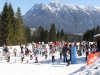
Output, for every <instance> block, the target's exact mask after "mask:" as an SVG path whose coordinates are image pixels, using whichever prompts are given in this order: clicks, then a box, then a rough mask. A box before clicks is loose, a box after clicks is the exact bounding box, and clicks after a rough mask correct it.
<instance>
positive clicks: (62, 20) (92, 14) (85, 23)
mask: <svg viewBox="0 0 100 75" xmlns="http://www.w3.org/2000/svg"><path fill="white" fill-rule="evenodd" d="M23 20H24V23H25V25H27V26H29V27H31V28H36V27H38V26H42V27H44V28H45V29H50V27H51V26H50V25H51V24H52V23H55V24H56V28H57V30H58V29H59V30H61V29H63V30H64V31H70V32H75V28H74V26H76V25H77V27H78V28H77V33H79V32H80V33H83V32H85V31H86V30H87V29H91V28H93V27H95V26H97V25H99V23H100V7H96V6H84V5H73V4H66V3H62V2H58V1H57V2H51V3H49V4H47V5H44V4H35V5H34V6H33V7H32V8H31V9H30V10H29V11H28V12H27V13H26V14H25V15H24V16H23ZM41 24H42V25H41Z"/></svg>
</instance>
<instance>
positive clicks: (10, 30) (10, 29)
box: [7, 4, 14, 45]
mask: <svg viewBox="0 0 100 75" xmlns="http://www.w3.org/2000/svg"><path fill="white" fill-rule="evenodd" d="M8 10H9V11H8V13H9V14H8V15H9V24H8V25H7V29H8V34H7V42H8V44H9V45H13V39H14V36H13V35H14V11H13V8H12V5H11V4H9V6H8Z"/></svg>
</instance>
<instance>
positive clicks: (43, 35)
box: [0, 2, 67, 46]
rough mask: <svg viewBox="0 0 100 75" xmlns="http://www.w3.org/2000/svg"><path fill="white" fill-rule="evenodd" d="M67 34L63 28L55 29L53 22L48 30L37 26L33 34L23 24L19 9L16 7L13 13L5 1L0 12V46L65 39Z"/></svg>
mask: <svg viewBox="0 0 100 75" xmlns="http://www.w3.org/2000/svg"><path fill="white" fill-rule="evenodd" d="M66 40H67V35H66V34H65V33H64V31H63V30H61V31H59V30H58V31H56V27H55V24H52V25H51V28H50V30H49V31H48V30H45V29H43V27H41V26H40V27H38V28H37V29H36V30H35V31H34V32H33V34H31V30H30V28H29V27H27V26H25V25H24V23H23V19H22V14H21V9H20V8H19V7H18V8H17V12H16V13H14V10H13V8H12V5H11V4H10V3H7V2H6V3H5V4H4V7H3V11H2V12H1V13H0V46H2V45H3V44H6V45H17V44H22V43H23V44H24V43H29V42H32V41H34V42H42V41H44V42H45V43H47V42H48V41H53V42H55V41H66Z"/></svg>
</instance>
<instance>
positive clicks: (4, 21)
mask: <svg viewBox="0 0 100 75" xmlns="http://www.w3.org/2000/svg"><path fill="white" fill-rule="evenodd" d="M2 24H3V27H2V30H3V41H4V44H7V37H8V36H7V35H8V25H9V9H8V3H7V2H6V3H5V5H4V8H3V11H2Z"/></svg>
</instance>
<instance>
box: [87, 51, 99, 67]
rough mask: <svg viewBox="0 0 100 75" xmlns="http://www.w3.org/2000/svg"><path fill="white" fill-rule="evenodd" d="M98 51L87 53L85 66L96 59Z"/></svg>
mask: <svg viewBox="0 0 100 75" xmlns="http://www.w3.org/2000/svg"><path fill="white" fill-rule="evenodd" d="M98 56H99V53H98V52H97V53H91V54H89V55H88V60H87V66H89V65H91V64H93V63H94V62H95V61H96V60H97V59H98Z"/></svg>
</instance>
